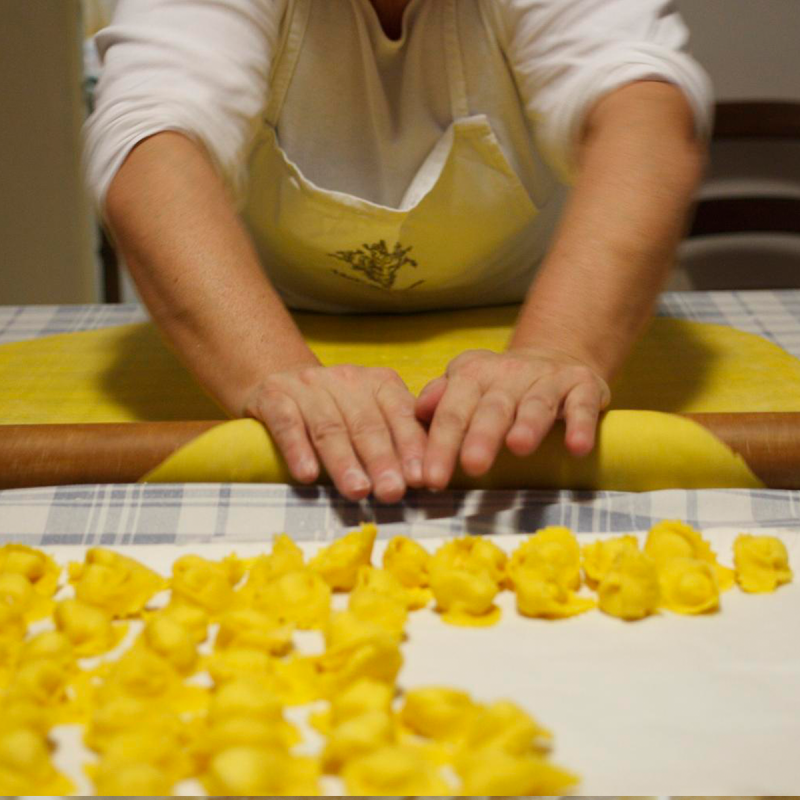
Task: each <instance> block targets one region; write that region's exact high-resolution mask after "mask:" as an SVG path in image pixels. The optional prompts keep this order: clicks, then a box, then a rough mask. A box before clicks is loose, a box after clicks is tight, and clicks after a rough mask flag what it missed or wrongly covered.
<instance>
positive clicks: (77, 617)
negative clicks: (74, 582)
mask: <svg viewBox="0 0 800 800" xmlns="http://www.w3.org/2000/svg"><path fill="white" fill-rule="evenodd" d="M53 620H54V621H55V623H56V627H57V628H58V630H60V631H61V632H62V633H63V634H64V635H65V636H66V637H67V639H69V641H70V643H71V644H72V647H73V648H74V651H75V655H76V656H78V657H79V658H86V657H89V656H99V655H101V654H102V653H107V652H108V651H109V650H113V649H114V648H115V647H116V646H117V645H118V644H119V643H120V641H122V638H123V636H124V635H125V632H126V631H127V626H125V625H118V626H116V627H115V626H114V625H113V623H112V621H111V615H110V614H108V613H107V612H106V611H104V610H103V609H102V608H98V607H97V606H91V605H89V604H88V603H83V602H81V601H80V600H75V599H71V600H62V601H61V602H60V603H59V604H58V605H57V606H56V609H55V612H54V614H53Z"/></svg>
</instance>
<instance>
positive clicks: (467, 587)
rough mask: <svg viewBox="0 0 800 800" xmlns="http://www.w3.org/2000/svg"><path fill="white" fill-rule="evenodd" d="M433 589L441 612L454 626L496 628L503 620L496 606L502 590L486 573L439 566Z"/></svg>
mask: <svg viewBox="0 0 800 800" xmlns="http://www.w3.org/2000/svg"><path fill="white" fill-rule="evenodd" d="M431 589H432V591H433V596H434V597H435V598H436V608H437V610H438V611H440V612H441V614H442V619H443V620H444V621H445V622H447V623H450V624H451V625H466V626H478V625H493V624H494V623H495V622H497V620H498V619H499V618H500V608H499V607H498V606H496V605H495V604H494V599H495V597H496V596H497V593H498V592H499V591H500V587H499V586H498V585H497V583H496V582H495V581H494V579H493V578H492V576H491V574H490V573H489V572H488V571H486V570H482V569H478V570H477V571H470V570H467V569H458V568H453V567H448V566H445V565H442V566H435V567H433V568H432V570H431Z"/></svg>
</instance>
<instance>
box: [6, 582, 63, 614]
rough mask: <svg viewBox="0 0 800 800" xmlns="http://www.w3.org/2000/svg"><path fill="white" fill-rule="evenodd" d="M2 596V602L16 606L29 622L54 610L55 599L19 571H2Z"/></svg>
mask: <svg viewBox="0 0 800 800" xmlns="http://www.w3.org/2000/svg"><path fill="white" fill-rule="evenodd" d="M0 598H1V599H0V602H2V603H4V604H8V605H12V606H16V607H17V608H18V609H19V611H20V614H21V615H22V616H23V617H24V618H25V620H26V621H27V622H36V621H38V620H40V619H44V618H45V617H47V616H48V615H49V614H50V613H51V612H52V610H53V601H52V600H51V599H50V598H49V597H45V596H44V595H42V594H40V593H39V592H37V591H36V589H34V587H33V584H32V583H31V582H30V581H29V580H28V579H27V578H26V577H25V576H24V575H21V574H19V573H18V572H0Z"/></svg>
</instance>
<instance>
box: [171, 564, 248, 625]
mask: <svg viewBox="0 0 800 800" xmlns="http://www.w3.org/2000/svg"><path fill="white" fill-rule="evenodd" d="M241 576H242V573H241V569H240V563H239V562H238V561H237V560H235V559H233V560H226V561H223V562H216V561H209V560H208V559H205V558H201V557H200V556H194V555H189V556H183V557H182V558H179V559H178V560H177V561H176V562H175V564H174V565H173V567H172V597H173V598H174V599H175V600H176V601H178V602H183V603H188V604H189V605H195V606H198V607H199V608H201V609H202V610H203V611H205V612H206V613H207V614H209V615H210V616H216V615H218V614H221V613H222V612H223V611H226V610H227V609H228V608H230V606H231V605H232V603H233V601H234V592H233V587H234V586H235V585H236V584H237V583H238V582H239V580H240V578H241Z"/></svg>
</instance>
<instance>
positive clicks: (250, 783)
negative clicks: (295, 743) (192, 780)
mask: <svg viewBox="0 0 800 800" xmlns="http://www.w3.org/2000/svg"><path fill="white" fill-rule="evenodd" d="M203 782H204V784H205V786H206V789H207V791H208V794H209V795H217V796H219V795H231V796H236V795H253V796H258V795H299V796H307V795H317V794H319V793H320V791H319V770H318V767H317V764H316V762H315V761H314V760H313V759H309V758H297V757H291V756H288V755H286V753H284V752H283V751H281V750H275V749H270V748H265V747H253V746H246V745H245V746H243V745H239V746H233V747H229V748H227V749H225V750H223V751H221V752H220V753H217V754H216V755H215V756H214V757H213V758H212V759H211V762H210V764H209V767H208V771H207V772H206V773H205V775H204V776H203Z"/></svg>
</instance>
